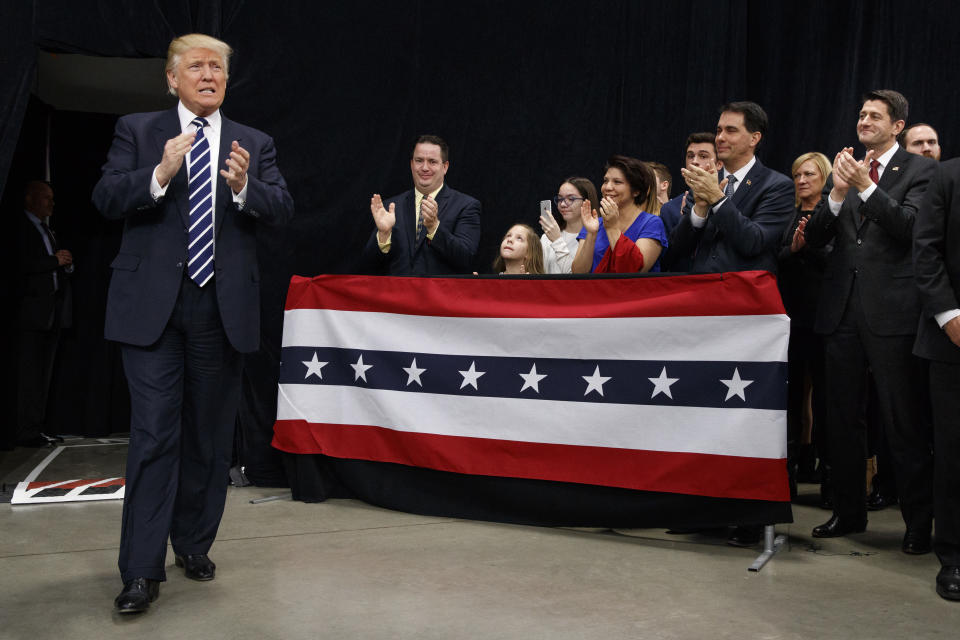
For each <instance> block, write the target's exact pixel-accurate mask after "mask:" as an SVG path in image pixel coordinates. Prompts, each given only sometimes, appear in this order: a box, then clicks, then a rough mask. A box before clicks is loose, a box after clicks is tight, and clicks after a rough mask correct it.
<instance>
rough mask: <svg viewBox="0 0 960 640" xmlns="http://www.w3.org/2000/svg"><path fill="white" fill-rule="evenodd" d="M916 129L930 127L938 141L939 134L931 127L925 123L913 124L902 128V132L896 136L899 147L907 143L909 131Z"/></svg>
mask: <svg viewBox="0 0 960 640" xmlns="http://www.w3.org/2000/svg"><path fill="white" fill-rule="evenodd" d="M917 127H930V128H931V129H933V133H934V134H936V136H937V140H938V141H939V140H940V132H939V131H937V130H936V129H934V128H933V125H931V124H927V123H926V122H914V123H913V124H912V125H910V126H909V127H904V128H903V131H901V132H900V135H898V136H897V142H898V143H900V146H901V147H902V146H904V145H905V144H906V143H907V132H908V131H910V129H915V128H917Z"/></svg>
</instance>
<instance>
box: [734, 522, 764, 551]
mask: <svg viewBox="0 0 960 640" xmlns="http://www.w3.org/2000/svg"><path fill="white" fill-rule="evenodd" d="M762 537H763V526H762V525H759V524H756V525H754V524H751V525H740V526H737V527H734V528H733V531H731V532H730V535H729V536H727V544H729V545H730V546H731V547H752V546H753V545H755V544H757V543H758V542H760V539H761V538H762Z"/></svg>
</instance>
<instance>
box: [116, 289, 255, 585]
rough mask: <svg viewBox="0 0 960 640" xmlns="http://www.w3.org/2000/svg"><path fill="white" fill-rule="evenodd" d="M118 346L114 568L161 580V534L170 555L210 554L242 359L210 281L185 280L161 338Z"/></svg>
mask: <svg viewBox="0 0 960 640" xmlns="http://www.w3.org/2000/svg"><path fill="white" fill-rule="evenodd" d="M122 354H123V366H124V370H125V372H126V375H127V382H128V383H129V386H130V413H131V417H130V449H129V453H128V454H127V470H126V490H125V495H124V503H123V529H122V531H121V541H120V559H119V566H120V574H121V577H122V579H123V581H124V582H128V581H129V580H132V579H134V578H138V577H142V578H150V579H153V580H165V579H166V573H165V571H164V564H165V559H166V552H167V536H168V535H169V537H170V541H171V543H172V544H173V549H174V551H175V552H176V553H179V554H183V555H189V554H198V553H207V551H208V550H209V549H210V546H211V545H212V544H213V540H214V538H215V537H216V534H217V528H218V527H219V526H220V519H221V517H222V516H223V506H224V502H225V500H226V494H227V477H228V472H229V467H230V456H231V446H232V443H233V432H234V427H235V422H236V414H237V405H238V402H239V395H240V370H241V363H242V358H241V355H240V354H239V353H238V352H237V351H236V350H235V349H234V348H233V347H232V346H231V345H230V342H229V341H228V340H227V337H226V334H225V333H224V331H223V323H222V321H221V319H220V314H219V311H218V306H217V292H216V289H215V284H214V281H213V280H211V281H210V282H209V283H207V285H206V286H205V287H203V288H202V289H201V288H200V287H197V286H196V285H195V284H194V283H193V282H192V281H190V280H188V279H184V281H183V283H182V284H181V287H180V295H179V297H178V298H177V303H176V306H175V308H174V311H173V315H172V316H171V318H170V320H169V322H168V323H167V327H166V329H165V330H164V332H163V334H162V335H161V337H160V339H159V340H158V341H157V342H156V343H154V344H152V345H150V346H148V347H138V346H133V345H127V344H125V345H122Z"/></svg>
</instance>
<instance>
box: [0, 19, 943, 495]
mask: <svg viewBox="0 0 960 640" xmlns="http://www.w3.org/2000/svg"><path fill="white" fill-rule="evenodd" d="M955 6H956V5H955V3H953V2H949V1H948V0H918V1H917V2H913V3H911V4H910V5H909V6H905V5H904V4H903V3H902V2H897V3H894V2H890V1H885V0H869V1H865V0H854V1H850V2H832V1H824V0H811V1H810V2H806V3H780V2H761V1H759V0H713V1H707V0H688V1H677V2H647V1H639V0H599V1H598V2H595V3H592V4H587V5H585V4H584V3H582V2H576V3H575V2H570V1H568V0H552V1H546V0H532V1H529V2H509V1H504V0H488V1H478V0H464V1H461V2H455V3H437V2H423V1H422V0H412V1H410V2H405V3H386V2H370V1H363V0H360V1H354V2H324V3H316V2H306V1H303V0H287V1H284V2H267V1H266V0H246V1H244V0H219V1H216V0H207V1H204V0H153V1H152V2H143V1H142V0H141V1H134V0H114V1H106V0H100V1H94V0H44V1H42V2H35V3H30V2H26V1H21V2H4V3H3V8H2V9H0V12H2V13H0V18H2V20H0V31H2V33H3V37H2V38H0V65H2V66H0V69H2V74H0V89H2V91H0V96H2V97H0V114H2V118H3V120H2V122H0V179H4V180H3V182H2V183H0V188H2V187H5V186H6V185H5V182H6V180H5V178H6V177H7V174H8V170H9V171H10V177H11V185H13V184H14V182H13V178H14V176H17V177H22V176H30V175H33V176H35V175H38V174H39V171H38V170H37V169H36V168H34V167H33V166H26V167H25V166H19V167H18V166H13V167H11V164H12V163H13V162H14V160H15V159H20V158H23V157H27V156H29V151H30V149H34V148H35V146H36V145H37V144H39V141H38V140H36V139H35V138H31V139H28V140H26V141H24V140H22V139H21V140H20V148H21V153H20V154H17V153H15V151H16V149H17V141H18V135H19V132H20V127H21V124H22V123H23V121H24V113H25V112H26V106H27V102H28V96H29V93H30V90H31V88H32V86H33V83H34V75H35V71H34V69H35V64H36V54H37V51H38V50H46V51H52V52H65V53H83V54H88V55H102V56H125V57H163V56H165V53H166V48H167V45H168V44H169V41H170V40H171V38H173V37H175V36H177V35H181V34H183V33H186V32H190V31H204V32H207V33H210V34H211V35H215V36H217V37H220V38H222V39H224V40H226V41H227V42H228V43H230V44H231V45H232V46H233V47H234V49H235V51H236V54H235V57H234V59H233V61H232V63H231V77H230V81H229V84H228V92H227V99H226V101H225V103H224V106H223V110H224V112H225V113H226V114H227V115H228V116H229V117H231V118H233V119H235V120H237V121H240V122H243V123H245V124H249V125H252V126H255V127H257V128H259V129H262V130H264V131H266V132H268V133H269V134H271V135H272V136H273V137H274V138H275V140H276V143H277V148H278V150H279V154H280V165H281V169H282V171H283V173H284V176H285V177H286V179H287V181H288V183H289V186H290V191H291V193H292V195H293V197H294V201H295V203H296V216H295V218H294V221H293V222H292V224H291V225H290V226H288V227H287V228H286V229H283V230H269V231H267V232H265V233H264V234H263V235H262V237H261V238H260V243H261V246H260V249H261V254H260V255H261V269H262V271H263V273H262V279H261V282H262V283H263V293H264V296H263V316H264V323H263V341H262V349H261V351H260V352H259V353H257V354H256V355H254V356H253V357H251V358H248V359H247V368H246V374H245V375H246V378H245V381H244V403H243V409H242V412H241V419H240V422H241V427H242V429H241V433H242V434H243V438H244V445H243V448H244V450H245V456H246V462H247V466H248V472H251V471H252V474H251V475H252V476H253V477H254V479H255V480H259V481H260V482H261V483H274V482H282V477H281V474H280V472H279V465H278V464H277V460H276V457H275V454H274V453H273V452H272V451H271V450H270V449H269V446H268V443H269V439H270V435H271V429H272V421H273V413H274V407H275V402H276V371H277V367H278V356H279V345H280V332H281V325H282V305H283V299H284V296H285V292H286V283H287V282H288V280H289V277H290V276H291V275H292V274H301V275H316V274H320V273H345V272H350V271H352V270H353V263H354V258H355V256H356V255H357V253H358V251H359V249H360V247H361V246H362V245H363V243H364V242H365V241H366V239H367V237H368V236H369V234H370V233H371V231H372V229H373V223H372V220H371V217H370V213H369V208H368V202H369V198H370V195H371V194H372V193H374V192H378V193H381V194H384V195H393V194H395V193H398V192H400V191H403V190H406V189H408V188H409V187H410V173H409V165H408V159H409V154H410V150H411V146H412V143H413V140H414V139H415V138H416V136H417V135H419V134H421V133H435V134H438V135H440V136H443V137H444V138H445V139H446V140H447V141H448V142H449V143H450V147H451V157H450V171H449V173H448V174H447V183H448V184H450V185H451V186H453V187H454V188H456V189H458V190H461V191H464V192H466V193H469V194H471V195H473V196H476V197H477V198H479V199H480V200H481V202H482V203H483V218H482V219H483V236H482V243H481V252H480V256H479V257H478V260H477V265H476V266H477V267H478V270H480V271H484V270H488V265H489V263H490V261H491V260H492V259H493V257H494V253H495V251H496V247H497V246H498V245H499V240H500V238H501V236H502V234H503V233H504V232H505V230H506V229H507V228H508V227H509V226H510V225H511V224H512V223H513V222H515V221H525V222H528V223H531V224H534V223H535V221H536V217H537V215H538V207H537V203H538V201H539V200H542V199H545V198H548V197H550V196H552V195H553V194H555V193H556V189H557V186H558V185H559V183H560V181H561V180H562V179H563V178H564V177H566V176H567V175H570V174H580V175H585V176H587V177H589V178H591V179H592V180H594V181H598V180H599V178H600V176H601V173H602V167H603V163H604V160H605V159H606V158H607V156H609V155H610V154H611V153H626V154H628V155H634V156H637V157H639V158H641V159H645V160H659V161H661V162H664V163H665V164H667V166H669V167H670V169H671V170H672V171H673V173H674V178H675V180H679V168H680V166H681V163H682V155H683V143H684V141H685V139H686V136H687V134H688V133H690V132H693V131H703V130H706V131H712V130H713V129H714V128H715V126H716V120H717V107H718V106H719V105H721V104H722V103H724V102H726V101H729V100H739V99H749V100H754V101H756V102H759V103H760V104H761V105H763V106H764V108H765V109H766V110H767V112H768V114H769V116H770V123H771V126H770V131H769V132H768V135H767V136H766V137H765V139H764V140H763V142H762V144H761V146H760V148H759V153H758V155H759V156H760V157H761V159H762V160H763V162H764V163H765V164H767V165H769V166H771V167H773V168H775V169H777V170H780V171H783V172H785V173H786V172H788V171H789V167H790V163H791V161H792V159H793V158H794V157H796V156H797V155H799V154H800V153H803V152H806V151H811V150H818V151H823V152H825V153H826V154H827V155H828V156H830V157H832V156H833V154H834V153H835V152H836V151H837V150H838V149H840V148H841V147H843V146H846V145H852V146H855V147H856V146H857V145H856V134H855V124H856V114H857V111H858V109H859V107H860V95H861V94H862V92H863V91H865V90H868V89H872V88H895V89H898V90H900V91H901V92H903V93H904V94H905V95H906V96H907V97H908V99H909V100H910V102H911V110H910V121H920V120H922V121H926V122H929V123H931V124H933V125H934V126H935V127H936V128H937V129H938V130H939V132H940V136H941V144H942V145H943V148H944V152H945V155H946V156H950V155H955V154H954V153H953V150H954V149H955V148H957V147H958V144H960V143H958V142H957V141H958V140H960V125H958V122H957V119H956V118H955V117H954V115H953V113H954V110H955V105H956V104H957V98H958V83H957V79H956V75H957V71H956V65H955V63H954V62H953V61H954V60H955V59H956V56H954V55H953V54H954V53H955V52H956V50H957V48H958V45H957V44H955V41H956V33H958V32H960V11H957V10H956V8H955ZM172 104H173V101H172V100H171V105H172ZM51 118H52V119H51V122H52V126H51V129H52V133H53V139H52V148H53V153H52V157H51V171H52V179H53V182H54V186H55V188H56V190H57V201H58V207H57V218H58V220H57V222H58V224H59V225H60V228H61V235H64V234H65V233H66V232H67V230H68V229H69V234H67V235H69V236H70V238H71V240H72V242H73V243H74V245H75V246H77V247H78V248H81V250H82V252H83V255H82V261H81V260H80V258H81V256H78V263H79V264H81V265H83V269H82V271H83V274H81V273H79V272H80V271H81V269H80V268H78V274H77V279H78V280H80V281H81V282H80V283H78V284H80V285H81V286H79V287H78V291H77V294H78V295H77V296H75V298H76V304H77V305H78V316H79V317H78V325H77V327H76V329H75V335H74V336H73V337H72V340H73V341H74V342H75V344H74V345H73V346H72V347H70V349H73V352H72V353H73V356H72V359H70V358H67V360H68V361H67V362H65V363H64V367H65V369H66V370H65V371H61V373H60V379H61V380H68V381H72V382H71V383H70V384H69V386H70V388H71V389H72V392H70V393H67V392H64V393H62V394H61V395H59V396H58V400H59V401H60V405H61V406H59V407H58V409H57V411H58V412H59V413H60V415H63V416H73V419H74V420H75V419H76V416H78V415H82V416H84V427H83V428H84V430H85V431H87V432H90V433H93V432H95V431H96V430H98V429H101V430H102V429H107V428H108V426H109V425H116V424H122V423H123V417H124V413H123V412H124V411H125V408H124V402H125V400H124V399H123V392H122V389H123V384H122V375H120V373H119V371H118V369H117V364H116V358H115V354H113V353H112V352H111V347H110V346H109V345H105V344H102V341H101V340H100V338H99V335H100V331H101V328H102V326H101V320H102V314H103V304H104V297H105V290H106V283H107V279H108V271H109V270H108V269H107V268H106V265H108V264H109V261H110V260H111V259H112V257H113V252H115V250H116V241H117V238H118V234H119V228H118V227H116V226H114V225H111V224H106V223H105V222H103V221H101V220H100V219H99V217H98V216H97V215H96V212H94V211H93V210H92V207H91V206H90V205H89V195H90V191H91V190H92V187H93V184H94V182H95V181H96V177H97V167H99V166H100V164H102V162H103V160H104V154H105V151H106V149H107V147H108V146H109V142H110V130H111V127H112V124H113V120H114V119H115V118H114V117H110V116H102V117H101V116H96V115H91V114H77V113H58V112H54V113H53V115H52V116H51ZM25 131H26V130H25ZM25 135H26V134H25ZM32 135H36V132H34V134H32ZM861 151H862V150H861ZM22 154H27V156H24V155H22ZM24 162H28V161H26V160H25V161H24ZM17 189H19V185H17ZM3 190H5V189H3ZM7 196H8V197H6V198H5V201H7V202H8V203H9V202H10V201H11V197H10V195H9V194H7ZM65 203H70V208H69V209H68V208H67V207H66V206H65ZM81 296H82V297H81ZM8 335H9V333H8ZM68 354H69V350H68V353H67V354H65V358H66V356H67V355H68ZM81 377H82V378H83V379H82V383H81V385H80V387H76V385H77V384H78V383H77V380H79V379H80V378H81ZM118 378H119V381H118ZM117 416H120V418H118V417H117ZM65 430H67V431H70V429H65ZM76 430H78V429H74V431H76Z"/></svg>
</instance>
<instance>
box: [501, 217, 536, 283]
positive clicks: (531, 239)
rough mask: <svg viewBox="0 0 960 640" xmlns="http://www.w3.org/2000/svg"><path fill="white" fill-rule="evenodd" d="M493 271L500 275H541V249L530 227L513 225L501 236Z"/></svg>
mask: <svg viewBox="0 0 960 640" xmlns="http://www.w3.org/2000/svg"><path fill="white" fill-rule="evenodd" d="M493 270H494V271H495V272H497V273H499V274H501V275H522V274H529V273H543V249H542V248H541V246H540V238H538V237H537V233H536V232H535V231H534V230H533V228H532V227H529V226H528V225H525V224H515V225H513V226H512V227H510V230H509V231H507V235H505V236H503V241H502V242H501V243H500V255H499V256H497V259H496V260H494V261H493Z"/></svg>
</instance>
